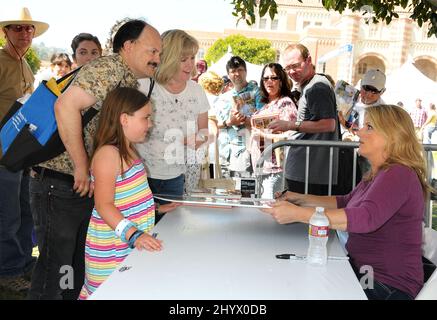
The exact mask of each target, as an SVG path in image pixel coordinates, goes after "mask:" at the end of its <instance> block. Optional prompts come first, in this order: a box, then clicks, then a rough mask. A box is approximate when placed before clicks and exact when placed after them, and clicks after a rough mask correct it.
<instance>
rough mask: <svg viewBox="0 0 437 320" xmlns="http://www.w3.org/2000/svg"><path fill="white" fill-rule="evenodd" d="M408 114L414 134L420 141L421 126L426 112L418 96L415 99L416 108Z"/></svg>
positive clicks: (421, 136)
mask: <svg viewBox="0 0 437 320" xmlns="http://www.w3.org/2000/svg"><path fill="white" fill-rule="evenodd" d="M410 116H411V119H412V120H413V124H414V128H415V130H416V136H417V138H418V139H419V140H420V141H422V139H423V132H422V126H423V124H424V123H425V121H426V118H427V117H428V115H427V114H426V111H425V109H424V108H423V107H422V100H421V99H419V98H417V99H416V108H415V109H414V110H413V111H411V112H410Z"/></svg>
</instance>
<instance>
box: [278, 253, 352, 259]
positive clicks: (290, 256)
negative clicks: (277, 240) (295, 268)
mask: <svg viewBox="0 0 437 320" xmlns="http://www.w3.org/2000/svg"><path fill="white" fill-rule="evenodd" d="M306 258H307V256H306V255H303V254H294V253H283V254H277V255H276V259H286V260H289V259H296V260H305V259H306ZM328 260H349V257H348V256H344V257H343V256H328Z"/></svg>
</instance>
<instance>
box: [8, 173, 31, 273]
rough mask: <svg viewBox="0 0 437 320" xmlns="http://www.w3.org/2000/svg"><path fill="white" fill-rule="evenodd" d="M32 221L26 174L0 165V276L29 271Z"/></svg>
mask: <svg viewBox="0 0 437 320" xmlns="http://www.w3.org/2000/svg"><path fill="white" fill-rule="evenodd" d="M32 229H33V221H32V214H31V211H30V205H29V175H28V173H25V174H23V171H19V172H11V171H8V170H6V169H5V168H3V167H0V277H16V276H21V275H23V274H24V273H26V272H28V271H30V270H31V269H32V268H33V266H34V258H32V247H33V244H32Z"/></svg>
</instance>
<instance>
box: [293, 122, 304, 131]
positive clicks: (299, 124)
mask: <svg viewBox="0 0 437 320" xmlns="http://www.w3.org/2000/svg"><path fill="white" fill-rule="evenodd" d="M294 125H295V126H296V131H299V128H300V126H301V125H302V121H296V122H295V123H294Z"/></svg>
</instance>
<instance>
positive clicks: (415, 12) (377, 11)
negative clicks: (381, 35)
mask: <svg viewBox="0 0 437 320" xmlns="http://www.w3.org/2000/svg"><path fill="white" fill-rule="evenodd" d="M298 1H299V2H301V3H302V2H303V1H302V0H298ZM231 3H232V5H233V6H234V11H233V12H232V14H233V15H234V16H236V17H237V18H238V21H240V20H244V21H246V23H247V24H248V25H252V24H254V23H255V20H256V12H258V14H259V16H260V17H263V16H265V15H266V13H267V12H268V13H269V16H270V18H271V19H273V18H274V17H275V15H276V14H277V13H278V7H277V3H276V1H275V0H232V2H231ZM322 4H323V6H324V7H325V8H326V9H327V10H334V11H337V12H340V13H342V12H343V11H344V10H345V9H350V10H352V11H354V12H355V11H358V12H361V13H362V14H363V15H370V17H371V20H373V22H374V23H376V22H380V21H384V22H386V23H387V24H389V23H390V22H391V21H392V20H393V18H399V15H398V13H396V10H397V9H399V7H401V8H403V9H406V11H408V12H410V18H411V19H413V20H414V21H416V22H417V24H418V25H419V27H422V25H423V24H424V23H429V27H428V37H431V36H432V35H434V36H437V12H436V11H437V1H436V0H390V1H387V0H322Z"/></svg>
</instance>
